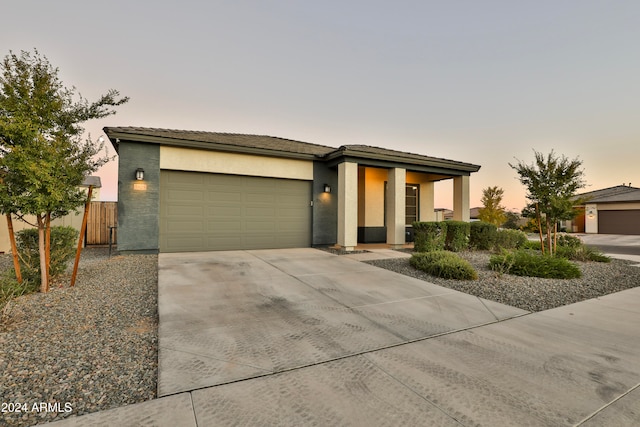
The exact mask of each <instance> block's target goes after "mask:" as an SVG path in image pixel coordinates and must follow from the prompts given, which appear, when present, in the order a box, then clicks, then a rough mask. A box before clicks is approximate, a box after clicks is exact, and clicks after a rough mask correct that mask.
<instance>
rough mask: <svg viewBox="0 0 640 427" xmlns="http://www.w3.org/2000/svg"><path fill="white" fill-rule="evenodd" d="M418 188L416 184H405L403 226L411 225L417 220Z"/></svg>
mask: <svg viewBox="0 0 640 427" xmlns="http://www.w3.org/2000/svg"><path fill="white" fill-rule="evenodd" d="M419 190H420V188H419V187H418V185H417V184H407V189H406V193H405V194H406V196H405V205H406V211H405V212H406V213H405V224H406V225H411V224H413V222H414V221H417V220H418V193H419Z"/></svg>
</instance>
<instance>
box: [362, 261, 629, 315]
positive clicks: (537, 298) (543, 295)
mask: <svg viewBox="0 0 640 427" xmlns="http://www.w3.org/2000/svg"><path fill="white" fill-rule="evenodd" d="M458 254H459V255H460V256H461V257H462V258H464V259H466V260H467V261H469V262H470V263H471V265H472V266H473V267H474V268H475V270H476V271H477V273H478V280H449V279H441V278H438V277H434V276H431V275H429V274H427V273H424V272H422V271H420V270H416V269H415V268H413V267H412V266H411V265H409V259H408V258H394V259H383V260H375V261H366V262H367V263H369V264H372V265H375V266H378V267H382V268H385V269H387V270H391V271H395V272H396V273H401V274H405V275H407V276H412V277H416V278H418V279H422V280H426V281H427V282H431V283H435V284H437V285H440V286H444V287H446V288H450V289H455V290H457V291H460V292H465V293H467V294H471V295H475V296H478V297H481V298H485V299H488V300H492V301H496V302H499V303H502V304H507V305H510V306H513V307H518V308H521V309H523V310H528V311H542V310H548V309H550V308H554V307H559V306H562V305H567V304H572V303H574V302H578V301H583V300H586V299H591V298H597V297H599V296H603V295H607V294H611V293H614V292H618V291H622V290H624V289H629V288H633V287H636V286H640V267H635V266H633V265H632V264H634V263H632V262H629V261H624V260H618V259H613V260H612V261H611V262H610V263H601V262H578V261H572V262H575V263H576V264H577V265H578V267H579V268H580V270H581V272H582V277H581V278H579V279H569V280H566V279H565V280H563V279H541V278H537V277H520V276H514V275H511V274H503V275H500V274H498V273H496V272H494V271H491V269H490V268H489V257H490V256H491V253H490V252H489V251H467V252H459V253H458Z"/></svg>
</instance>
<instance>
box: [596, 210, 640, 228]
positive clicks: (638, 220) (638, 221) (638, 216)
mask: <svg viewBox="0 0 640 427" xmlns="http://www.w3.org/2000/svg"><path fill="white" fill-rule="evenodd" d="M598 233H600V234H640V210H637V209H636V210H628V211H600V210H599V211H598Z"/></svg>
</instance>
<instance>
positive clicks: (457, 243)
mask: <svg viewBox="0 0 640 427" xmlns="http://www.w3.org/2000/svg"><path fill="white" fill-rule="evenodd" d="M470 232H471V227H470V225H469V223H468V222H464V221H447V234H446V237H445V242H444V247H445V249H446V250H448V251H452V252H460V251H462V250H464V249H467V248H468V247H469V234H470Z"/></svg>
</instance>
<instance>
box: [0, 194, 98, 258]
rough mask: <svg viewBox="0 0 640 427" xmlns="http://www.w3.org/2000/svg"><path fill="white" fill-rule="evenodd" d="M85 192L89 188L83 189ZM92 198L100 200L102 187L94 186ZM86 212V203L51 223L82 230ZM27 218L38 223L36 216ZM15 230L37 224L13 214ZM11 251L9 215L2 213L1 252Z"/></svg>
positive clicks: (0, 221)
mask: <svg viewBox="0 0 640 427" xmlns="http://www.w3.org/2000/svg"><path fill="white" fill-rule="evenodd" d="M83 190H84V191H85V192H86V191H87V189H86V188H85V189H83ZM91 200H92V201H94V202H98V201H100V189H99V188H94V189H93V191H92V192H91ZM83 212H84V205H82V206H80V207H79V208H78V210H77V211H75V212H71V213H70V214H69V215H67V216H64V217H62V218H57V219H54V220H53V221H51V225H65V226H71V227H73V228H75V229H76V230H80V228H81V227H82V214H83ZM25 219H26V220H27V221H28V222H30V223H31V224H35V223H36V217H35V216H27V217H25ZM12 223H13V231H14V232H18V231H20V230H24V229H25V228H35V226H33V225H31V224H27V223H26V222H24V221H19V220H18V219H17V218H16V217H15V215H14V216H13V221H12ZM9 252H11V242H10V241H9V229H8V227H7V216H6V215H0V253H9Z"/></svg>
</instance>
